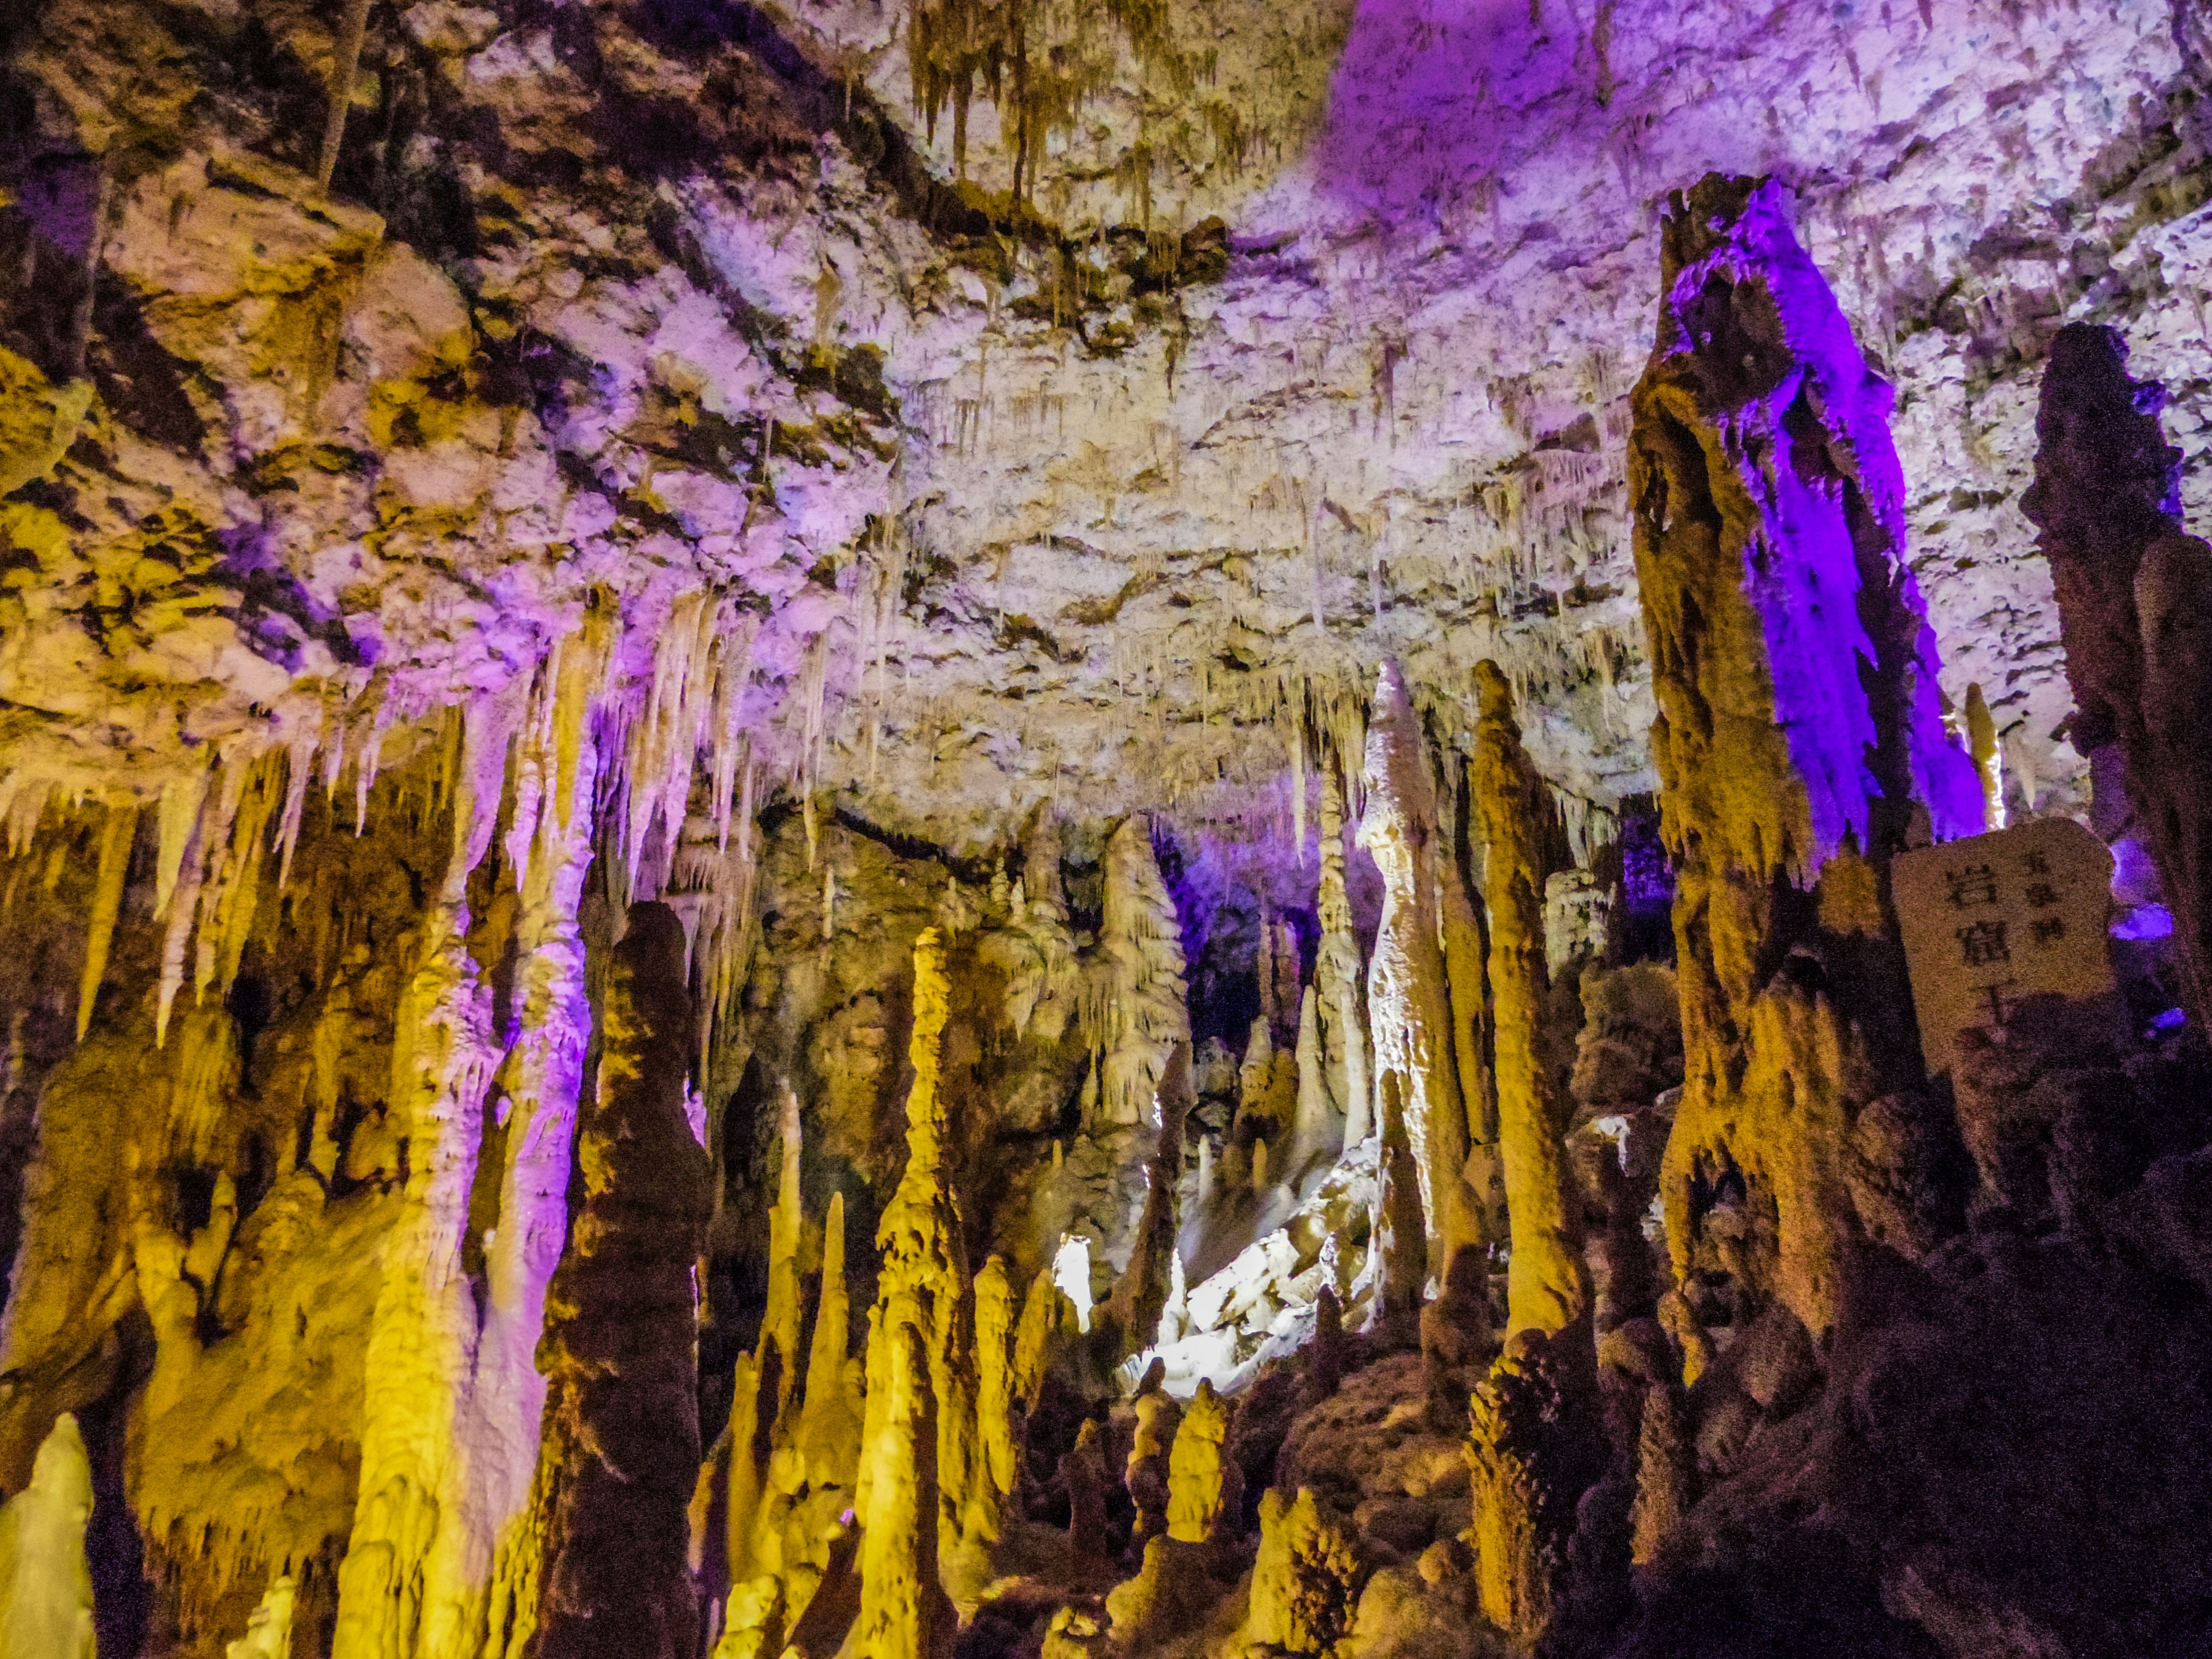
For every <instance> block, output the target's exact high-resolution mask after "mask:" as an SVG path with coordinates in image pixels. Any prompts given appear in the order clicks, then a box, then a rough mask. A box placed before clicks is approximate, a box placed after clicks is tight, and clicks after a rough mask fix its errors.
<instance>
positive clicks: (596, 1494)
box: [530, 904, 708, 1659]
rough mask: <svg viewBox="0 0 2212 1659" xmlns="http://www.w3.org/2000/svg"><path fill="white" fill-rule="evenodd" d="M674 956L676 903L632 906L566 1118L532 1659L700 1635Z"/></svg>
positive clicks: (685, 1168)
mask: <svg viewBox="0 0 2212 1659" xmlns="http://www.w3.org/2000/svg"><path fill="white" fill-rule="evenodd" d="M695 1018H696V1015H695V1014H694V1012H693V1010H692V1006H691V997H690V990H689V987H687V986H686V984H685V975H684V928H683V924H682V923H681V922H680V921H678V919H677V916H676V913H675V912H674V911H673V910H671V909H670V908H668V907H667V906H666V905H665V904H641V905H635V906H633V907H632V908H631V910H630V913H629V927H628V929H627V931H625V932H624V933H623V938H622V941H621V943H620V944H619V945H616V947H615V949H614V963H613V971H612V973H611V975H610V980H609V983H608V987H607V989H606V992H605V998H604V1001H603V1004H602V1009H601V1014H600V1029H601V1031H602V1034H603V1036H602V1048H601V1053H600V1060H599V1078H598V1087H597V1089H596V1090H595V1091H594V1094H593V1098H592V1103H591V1109H590V1110H589V1112H588V1113H587V1114H586V1115H585V1118H584V1121H583V1122H582V1124H581V1126H580V1145H579V1146H578V1152H577V1163H578V1166H579V1168H580V1170H582V1172H583V1177H584V1178H583V1189H584V1198H583V1207H582V1209H581V1210H580V1212H579V1213H578V1215H577V1218H576V1222H575V1228H574V1238H573V1241H572V1243H571V1246H570V1249H569V1252H568V1256H567V1257H566V1259H564V1260H563V1261H562V1264H561V1267H560V1271H559V1272H558V1273H556V1274H555V1275H554V1279H553V1282H552V1285H551V1287H550V1294H549V1297H548V1305H549V1309H550V1316H549V1318H548V1321H547V1327H546V1333H545V1340H544V1347H543V1349H542V1350H541V1354H542V1358H541V1362H540V1363H541V1364H543V1366H544V1370H545V1373H546V1377H547V1383H548V1389H547V1395H546V1407H545V1413H546V1415H545V1437H544V1447H543V1449H542V1451H541V1454H540V1458H539V1464H538V1480H537V1486H536V1490H535V1502H536V1507H537V1511H538V1529H539V1536H540V1537H541V1539H542V1540H543V1545H542V1549H543V1556H542V1561H543V1565H542V1566H541V1568H540V1570H539V1571H540V1577H539V1580H538V1614H537V1633H536V1638H535V1644H534V1645H533V1646H532V1648H531V1649H530V1651H531V1652H532V1654H533V1655H534V1656H538V1659H565V1656H569V1655H576V1656H582V1655H597V1656H602V1659H604V1656H610V1655H619V1654H636V1655H640V1656H663V1655H670V1656H672V1655H676V1654H681V1653H686V1652H689V1651H690V1648H691V1644H692V1642H693V1640H694V1633H695V1632H696V1620H697V1610H696V1604H695V1592H694V1589H693V1586H692V1583H691V1578H690V1573H689V1571H687V1567H686V1554H687V1545H688V1530H689V1529H688V1523H687V1513H686V1510H687V1504H688V1502H689V1499H690V1496H691V1491H692V1486H693V1483H694V1478H695V1476H696V1472H697V1469H698V1467H699V1455H700V1449H699V1419H698V1404H697V1401H698V1364H697V1355H696V1348H695V1346H694V1344H693V1335H694V1332H695V1329H696V1316H697V1297H696V1291H695V1288H694V1282H693V1267H694V1264H695V1263H696V1261H697V1260H698V1255H699V1249H700V1246H701V1244H702V1242H703V1241H704V1238H705V1233H706V1225H707V1218H708V1167H707V1155H706V1152H705V1151H704V1150H703V1149H702V1147H701V1146H699V1144H698V1142H697V1141H696V1139H693V1137H692V1133H691V1128H690V1123H689V1121H687V1119H686V1116H685V1112H684V1094H685V1075H684V1074H685V1072H686V1069H687V1068H688V1067H689V1066H690V1060H691V1056H692V1054H693V1052H694V1049H695V1047H696V1041H695V1038H696V1033H695V1031H694V1030H693V1021H694V1019H695Z"/></svg>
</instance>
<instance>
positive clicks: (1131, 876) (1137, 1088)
mask: <svg viewBox="0 0 2212 1659" xmlns="http://www.w3.org/2000/svg"><path fill="white" fill-rule="evenodd" d="M1099 941H1100V944H1101V945H1102V947H1103V950H1104V951H1105V954H1106V960H1107V962H1108V963H1109V975H1108V981H1107V985H1106V988H1105V998H1106V1003H1105V1008H1104V1011H1103V1015H1102V1017H1101V1020H1100V1029H1099V1038H1098V1041H1099V1042H1100V1045H1101V1048H1100V1058H1099V1068H1098V1079H1099V1081H1098V1089H1099V1111H1100V1114H1101V1117H1102V1120H1103V1121H1105V1122H1107V1123H1116V1124H1120V1123H1146V1124H1151V1125H1152V1126H1154V1127H1158V1123H1159V1121H1160V1117H1159V1111H1158V1102H1157V1100H1156V1098H1155V1096H1156V1093H1157V1091H1158V1087H1159V1082H1160V1079H1161V1078H1162V1076H1164V1074H1165V1073H1166V1071H1167V1066H1168V1059H1169V1056H1170V1054H1173V1053H1174V1052H1175V1048H1176V1044H1177V1043H1178V1042H1189V1040H1190V1016H1189V1014H1188V1012H1186V1010H1185V1008H1184V1006H1183V952H1182V927H1181V925H1180V923H1179V922H1178V921H1176V909H1175V902H1174V900H1172V899H1171V898H1170V897H1169V896H1168V890H1167V888H1166V886H1165V884H1164V883H1163V882H1162V881H1161V879H1160V872H1159V866H1158V863H1156V862H1155V861H1154V860H1153V857H1152V828H1151V825H1150V824H1149V823H1147V822H1146V819H1145V818H1144V817H1142V816H1141V815H1138V816H1133V817H1129V818H1127V819H1126V820H1124V821H1123V823H1122V824H1121V827H1120V828H1119V829H1116V830H1115V832H1114V834H1113V836H1111V837H1110V838H1109V840H1108V842H1107V843H1106V902H1105V909H1104V916H1103V921H1102V922H1101V925H1100V930H1099Z"/></svg>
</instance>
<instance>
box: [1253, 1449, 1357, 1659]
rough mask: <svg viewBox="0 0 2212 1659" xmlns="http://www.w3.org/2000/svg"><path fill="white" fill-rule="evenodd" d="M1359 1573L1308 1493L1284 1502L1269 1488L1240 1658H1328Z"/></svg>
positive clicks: (1348, 1619)
mask: <svg viewBox="0 0 2212 1659" xmlns="http://www.w3.org/2000/svg"><path fill="white" fill-rule="evenodd" d="M1360 1576H1361V1575H1360V1566H1359V1559H1358V1554H1357V1553H1356V1552H1355V1551H1354V1550H1353V1548H1352V1546H1351V1545H1350V1544H1349V1543H1347V1542H1346V1539H1345V1537H1344V1534H1343V1532H1342V1530H1341V1529H1340V1528H1339V1527H1338V1525H1337V1524H1336V1522H1334V1520H1333V1519H1332V1518H1330V1517H1328V1516H1324V1515H1323V1514H1322V1510H1321V1506H1320V1504H1318V1503H1316V1501H1315V1498H1314V1494H1313V1492H1311V1491H1310V1490H1309V1489H1308V1488H1305V1487H1303V1486H1302V1487H1300V1488H1299V1489H1298V1491H1297V1494H1296V1496H1294V1497H1288V1498H1286V1497H1285V1495H1284V1493H1283V1492H1282V1489H1281V1488H1280V1487H1271V1488H1270V1489H1269V1490H1268V1491H1267V1493H1266V1494H1265V1495H1264V1496H1262V1497H1261V1499H1260V1554H1259V1559H1257V1560H1256V1561H1255V1562H1254V1563H1253V1566H1252V1590H1251V1601H1250V1605H1249V1609H1248V1611H1247V1612H1246V1613H1245V1615H1244V1625H1243V1631H1242V1632H1241V1639H1242V1642H1243V1650H1244V1651H1245V1652H1247V1653H1250V1652H1253V1651H1255V1650H1256V1651H1260V1652H1273V1653H1304V1654H1331V1653H1334V1652H1335V1651H1336V1649H1337V1644H1339V1643H1340V1641H1342V1640H1343V1638H1345V1636H1346V1634H1347V1633H1349V1632H1350V1630H1351V1627H1352V1613H1353V1609H1354V1608H1355V1607H1357V1606H1358V1592H1359V1581H1360Z"/></svg>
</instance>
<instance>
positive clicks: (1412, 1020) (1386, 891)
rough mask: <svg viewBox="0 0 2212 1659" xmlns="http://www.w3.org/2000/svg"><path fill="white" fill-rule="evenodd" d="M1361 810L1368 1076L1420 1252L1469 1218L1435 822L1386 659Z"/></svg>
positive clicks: (1459, 1230) (1439, 1253) (1445, 1254)
mask: <svg viewBox="0 0 2212 1659" xmlns="http://www.w3.org/2000/svg"><path fill="white" fill-rule="evenodd" d="M1366 779H1367V815H1366V817H1364V819H1363V820H1362V821H1361V823H1360V826H1359V843H1360V845H1361V846H1363V847H1364V848H1367V849H1368V850H1369V852H1370V854H1372V855H1373V856H1374V859H1375V863H1376V868H1377V869H1378V870H1379V871H1380V872H1382V876H1383V915H1382V921H1381V924H1380V926H1379V927H1378V929H1377V931H1376V939H1375V959H1374V960H1373V961H1372V962H1371V963H1369V964H1368V987H1367V1003H1368V1008H1369V1011H1370V1018H1371V1024H1372V1030H1373V1033H1374V1040H1375V1069H1376V1075H1377V1077H1378V1078H1386V1077H1392V1078H1395V1079H1397V1084H1398V1088H1399V1090H1400V1099H1401V1104H1402V1107H1403V1109H1404V1112H1405V1118H1406V1133H1407V1143H1408V1145H1409V1146H1410V1147H1411V1149H1412V1152H1413V1161H1414V1167H1415V1170H1416V1171H1417V1172H1418V1174H1419V1178H1420V1194H1421V1212H1422V1214H1423V1216H1424V1217H1425V1220H1426V1225H1427V1232H1428V1237H1429V1242H1430V1246H1431V1249H1430V1256H1431V1261H1449V1260H1450V1259H1451V1253H1452V1251H1453V1250H1454V1249H1455V1248H1456V1247H1457V1246H1458V1245H1460V1244H1462V1243H1474V1238H1475V1234H1476V1231H1477V1227H1476V1218H1475V1217H1474V1215H1473V1214H1471V1213H1470V1212H1471V1211H1472V1210H1473V1207H1474V1206H1472V1205H1471V1204H1470V1203H1469V1202H1468V1201H1467V1198H1468V1195H1467V1194H1466V1190H1465V1184H1464V1182H1463V1181H1462V1171H1463V1170H1464V1169H1465V1167H1466V1164H1467V1154H1468V1141H1467V1114H1466V1108H1465V1106H1464V1105H1463V1103H1462V1101H1461V1098H1460V1091H1459V1075H1458V1071H1457V1064H1456V1060H1455V1056H1454V1054H1453V1048H1452V1023H1451V997H1450V991H1449V986H1448V985H1447V984H1446V981H1445V977H1444V960H1443V948H1442V945H1441V942H1440V941H1441V939H1442V934H1443V924H1442V903H1441V900H1440V898H1439V896H1438V894H1437V884H1436V881H1435V866H1434V864H1433V863H1432V861H1431V858H1430V854H1429V843H1430V842H1431V839H1432V838H1433V837H1434V836H1435V835H1436V833H1437V829H1436V802H1435V799H1434V797H1433V795H1432V794H1431V791H1430V788H1429V777H1428V768H1427V766H1426V764H1425V763H1424V761H1423V759H1422V756H1421V738H1420V732H1419V727H1418V726H1416V725H1415V723H1414V720H1413V708H1412V705H1411V704H1410V703H1408V702H1407V699H1406V688H1405V682H1404V679H1403V678H1402V677H1401V675H1400V673H1399V671H1398V668H1397V665H1395V663H1386V664H1385V665H1383V671H1382V674H1381V676H1380V678H1378V679H1377V681H1376V689H1375V709H1374V717H1373V723H1372V725H1371V726H1370V729H1369V732H1368V738H1367V762H1366Z"/></svg>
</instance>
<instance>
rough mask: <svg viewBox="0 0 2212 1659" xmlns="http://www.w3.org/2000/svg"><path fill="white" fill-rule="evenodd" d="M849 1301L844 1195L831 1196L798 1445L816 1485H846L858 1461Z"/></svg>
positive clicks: (824, 1228) (848, 1484)
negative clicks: (850, 1367)
mask: <svg viewBox="0 0 2212 1659" xmlns="http://www.w3.org/2000/svg"><path fill="white" fill-rule="evenodd" d="M851 1307H852V1304H851V1301H850V1298H849V1295H848V1291H847V1290H846V1286H845V1194H842V1193H832V1194H830V1195H829V1219H828V1220H827V1221H826V1222H824V1223H823V1229H822V1294H821V1297H820V1298H819V1301H818V1302H817V1305H816V1308H815V1311H814V1340H813V1346H812V1347H811V1350H810V1351H809V1352H808V1354H807V1358H806V1397H805V1401H804V1403H803V1404H802V1406H801V1408H800V1412H799V1446H800V1449H802V1451H803V1452H804V1453H805V1458H806V1471H807V1479H808V1480H811V1481H812V1482H813V1483H814V1485H815V1486H822V1487H828V1486H851V1485H852V1484H853V1480H854V1473H855V1469H856V1467H857V1465H858V1463H859V1461H860V1411H859V1409H858V1404H859V1402H857V1401H854V1399H853V1398H852V1395H851V1391H850V1390H849V1389H848V1387H847V1383H846V1368H847V1365H848V1356H849V1350H850V1348H851V1346H852V1340H853V1334H852V1312H851Z"/></svg>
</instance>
